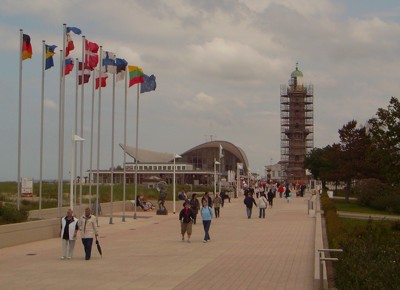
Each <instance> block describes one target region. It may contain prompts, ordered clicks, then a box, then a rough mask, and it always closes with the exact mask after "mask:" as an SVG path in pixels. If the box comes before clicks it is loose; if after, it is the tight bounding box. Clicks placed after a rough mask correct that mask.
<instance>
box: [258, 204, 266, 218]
mask: <svg viewBox="0 0 400 290" xmlns="http://www.w3.org/2000/svg"><path fill="white" fill-rule="evenodd" d="M258 217H259V218H264V219H265V208H261V207H260V215H259V216H258Z"/></svg>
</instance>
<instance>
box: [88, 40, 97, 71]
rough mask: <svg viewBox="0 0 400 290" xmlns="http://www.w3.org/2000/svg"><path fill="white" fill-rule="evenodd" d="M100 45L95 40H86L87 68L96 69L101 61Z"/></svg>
mask: <svg viewBox="0 0 400 290" xmlns="http://www.w3.org/2000/svg"><path fill="white" fill-rule="evenodd" d="M98 51H99V45H98V44H97V43H94V42H90V41H88V40H87V39H86V40H85V68H88V69H90V70H94V69H95V68H96V66H97V64H98V63H99V55H98V54H97V52H98Z"/></svg>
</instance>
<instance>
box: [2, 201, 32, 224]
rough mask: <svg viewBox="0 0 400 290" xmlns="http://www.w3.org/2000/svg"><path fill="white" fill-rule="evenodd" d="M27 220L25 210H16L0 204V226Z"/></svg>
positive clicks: (10, 206)
mask: <svg viewBox="0 0 400 290" xmlns="http://www.w3.org/2000/svg"><path fill="white" fill-rule="evenodd" d="M27 220H28V211H27V210H26V209H25V208H20V210H17V209H16V208H15V207H14V206H12V205H8V204H5V205H3V204H0V224H10V223H21V222H25V221H27Z"/></svg>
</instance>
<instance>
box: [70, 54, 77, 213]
mask: <svg viewBox="0 0 400 290" xmlns="http://www.w3.org/2000/svg"><path fill="white" fill-rule="evenodd" d="M75 73H76V75H75V122H74V131H73V133H72V137H73V136H75V135H76V133H77V132H78V92H79V90H78V88H79V59H78V58H76V59H75ZM73 146H74V156H73V157H74V176H72V179H71V181H72V183H73V185H74V191H73V192H74V207H75V206H76V203H77V202H76V200H77V199H76V181H75V180H76V178H75V174H76V171H77V170H76V166H77V157H76V155H77V154H76V151H77V150H76V149H77V146H78V144H76V142H74V144H73ZM71 175H72V172H71Z"/></svg>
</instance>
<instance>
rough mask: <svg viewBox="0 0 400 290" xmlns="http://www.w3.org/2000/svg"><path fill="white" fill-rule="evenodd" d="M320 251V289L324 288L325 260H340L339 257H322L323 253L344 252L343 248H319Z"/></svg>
mask: <svg viewBox="0 0 400 290" xmlns="http://www.w3.org/2000/svg"><path fill="white" fill-rule="evenodd" d="M318 252H319V281H320V290H324V271H323V269H324V264H323V263H324V262H325V261H332V262H336V261H339V259H338V258H325V257H322V253H342V252H343V249H318Z"/></svg>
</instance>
